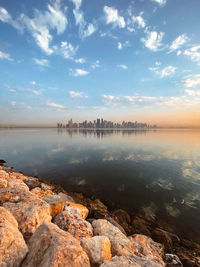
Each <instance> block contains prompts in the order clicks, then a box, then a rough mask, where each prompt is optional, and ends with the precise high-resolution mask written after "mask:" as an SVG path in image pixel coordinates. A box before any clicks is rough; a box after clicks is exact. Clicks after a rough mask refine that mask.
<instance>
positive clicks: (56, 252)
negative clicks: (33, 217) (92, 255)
mask: <svg viewBox="0 0 200 267" xmlns="http://www.w3.org/2000/svg"><path fill="white" fill-rule="evenodd" d="M28 247H29V251H30V252H29V253H28V255H27V257H26V259H25V261H24V262H23V264H22V267H36V266H37V267H56V266H57V267H58V266H62V267H89V266H90V263H89V259H88V256H87V255H86V253H85V252H84V250H83V249H82V247H81V246H80V243H79V241H78V240H76V239H75V238H74V237H73V236H72V235H71V234H70V233H68V232H65V231H63V230H61V229H59V228H58V227H57V226H56V225H55V224H53V223H44V224H42V225H41V226H40V227H39V228H38V229H37V230H36V231H35V233H34V234H33V236H32V237H31V238H30V240H29V242H28Z"/></svg>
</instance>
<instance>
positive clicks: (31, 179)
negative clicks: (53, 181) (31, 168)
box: [25, 177, 41, 190]
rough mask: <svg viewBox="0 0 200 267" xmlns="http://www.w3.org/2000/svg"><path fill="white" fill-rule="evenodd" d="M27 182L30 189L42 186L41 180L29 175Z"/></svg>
mask: <svg viewBox="0 0 200 267" xmlns="http://www.w3.org/2000/svg"><path fill="white" fill-rule="evenodd" d="M25 184H26V185H27V186H28V188H29V190H32V189H33V188H35V187H40V184H41V182H40V180H39V179H38V178H35V177H27V180H26V181H25Z"/></svg>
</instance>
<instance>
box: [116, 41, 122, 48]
mask: <svg viewBox="0 0 200 267" xmlns="http://www.w3.org/2000/svg"><path fill="white" fill-rule="evenodd" d="M117 48H118V49H119V50H121V49H122V43H120V42H118V44H117Z"/></svg>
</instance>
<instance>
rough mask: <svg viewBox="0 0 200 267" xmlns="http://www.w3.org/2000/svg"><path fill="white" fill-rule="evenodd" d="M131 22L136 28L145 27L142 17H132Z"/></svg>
mask: <svg viewBox="0 0 200 267" xmlns="http://www.w3.org/2000/svg"><path fill="white" fill-rule="evenodd" d="M131 21H132V23H133V25H135V24H137V26H138V28H145V27H146V22H145V20H144V19H143V17H142V15H139V16H132V17H131Z"/></svg>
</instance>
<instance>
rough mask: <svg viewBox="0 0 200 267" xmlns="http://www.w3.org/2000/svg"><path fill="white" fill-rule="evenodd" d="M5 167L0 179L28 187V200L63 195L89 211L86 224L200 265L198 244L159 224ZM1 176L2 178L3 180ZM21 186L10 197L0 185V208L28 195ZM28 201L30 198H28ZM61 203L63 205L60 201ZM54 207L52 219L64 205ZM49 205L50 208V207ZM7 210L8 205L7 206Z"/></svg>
mask: <svg viewBox="0 0 200 267" xmlns="http://www.w3.org/2000/svg"><path fill="white" fill-rule="evenodd" d="M4 164H5V162H4V161H1V160H0V180H2V179H4V178H5V177H7V175H8V176H9V179H8V181H7V180H6V179H4V180H5V181H7V182H9V181H10V177H11V180H13V183H14V184H15V182H19V180H20V186H22V184H23V186H24V187H25V186H26V187H28V190H29V192H30V193H31V197H32V195H34V197H35V196H36V198H37V199H41V200H42V201H44V200H45V199H46V200H48V198H51V196H52V195H53V197H54V198H55V196H59V195H62V194H63V195H65V196H67V197H68V198H67V197H66V201H69V202H72V201H74V202H75V203H77V205H79V204H80V205H82V206H83V207H85V208H86V209H87V210H88V214H87V219H86V218H85V219H86V222H87V223H91V224H92V223H93V221H98V220H106V221H108V222H109V223H111V224H112V225H114V226H115V227H116V228H117V229H119V230H120V231H121V233H123V234H124V235H125V236H127V237H131V236H134V235H144V236H146V237H148V238H149V237H150V238H152V239H153V240H154V241H155V242H159V243H161V244H162V246H163V248H164V254H165V255H166V254H175V255H177V256H178V257H179V259H180V261H181V262H182V264H183V266H200V245H199V244H197V243H195V242H193V241H190V240H186V239H184V238H182V237H180V236H177V235H176V233H173V232H167V231H166V229H163V228H160V227H159V225H157V224H156V223H152V222H150V221H148V220H146V219H144V218H141V217H138V216H135V217H131V216H130V215H129V214H128V213H127V212H126V211H125V210H123V209H121V208H116V207H115V206H114V205H113V204H112V203H110V205H109V203H106V205H105V201H103V200H99V199H97V198H95V196H93V197H88V196H86V195H84V194H83V193H77V192H68V191H66V190H64V189H63V188H62V187H61V186H60V185H56V184H52V183H49V182H47V181H45V179H39V178H36V177H29V176H26V175H24V174H22V173H20V172H15V171H14V170H13V169H12V168H10V167H6V166H4ZM3 173H4V176H5V177H2V176H3ZM5 173H6V174H7V175H6V174H5ZM14 177H15V178H14ZM13 178H14V179H13ZM1 182H2V181H1ZM5 183H6V182H5ZM0 184H1V183H0ZM7 184H8V183H7ZM16 185H17V186H18V183H16ZM7 186H8V185H7ZM23 186H22V190H21V191H20V192H14V193H13V195H12V193H11V195H9V194H10V191H9V190H10V189H9V190H8V191H6V189H5V188H7V187H4V186H2V185H1V186H0V207H1V206H2V207H4V206H5V207H7V206H6V204H5V203H7V202H8V203H10V202H11V203H18V200H15V199H18V198H20V197H21V196H20V195H21V193H22V194H29V192H28V191H27V192H26V191H25V192H23V190H24V188H23ZM1 190H4V191H2V192H4V196H3V197H2V192H1ZM11 191H12V190H11ZM5 192H6V194H8V192H9V194H8V196H7V195H6V194H5ZM48 196H49V197H48ZM12 197H14V200H10V199H9V198H12ZM23 197H24V196H22V198H23ZM27 198H28V199H29V197H27ZM2 199H3V200H2ZM33 201H34V199H33ZM51 201H52V200H51ZM51 201H50V202H51ZM61 202H62V204H63V201H61ZM47 203H48V202H47ZM4 204H5V205H4ZM57 204H58V203H57ZM57 204H56V205H55V203H54V206H55V207H54V208H53V209H54V210H53V213H55V214H54V216H52V214H51V216H52V218H53V217H55V215H56V216H58V214H60V212H62V209H63V207H64V206H63V205H61V207H62V208H61V207H60V206H59V205H58V206H57ZM59 204H61V203H59ZM12 205H13V204H12ZM49 205H50V206H51V204H49ZM112 206H113V207H112ZM8 207H10V206H9V205H8ZM51 209H52V207H51ZM57 209H58V210H57ZM8 210H10V211H12V209H11V208H9V209H8ZM11 213H13V212H11ZM13 215H14V217H15V213H13ZM73 219H74V218H73ZM50 221H51V220H50ZM18 224H19V222H18ZM75 224H76V223H75ZM36 230H37V227H36ZM21 232H23V231H21ZM32 234H33V236H34V233H32V232H31V233H30V232H29V233H25V234H24V239H25V240H26V239H27V240H28V239H29V238H30V236H32ZM90 237H91V236H90ZM112 256H113V255H112ZM122 256H123V254H122ZM27 266H29V265H27ZM30 266H31V265H30ZM91 266H93V265H91ZM94 266H100V265H94ZM112 266H115V265H112ZM116 266H117V265H116ZM141 266H142V265H141ZM160 266H162V265H160ZM166 266H181V265H166Z"/></svg>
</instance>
